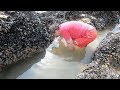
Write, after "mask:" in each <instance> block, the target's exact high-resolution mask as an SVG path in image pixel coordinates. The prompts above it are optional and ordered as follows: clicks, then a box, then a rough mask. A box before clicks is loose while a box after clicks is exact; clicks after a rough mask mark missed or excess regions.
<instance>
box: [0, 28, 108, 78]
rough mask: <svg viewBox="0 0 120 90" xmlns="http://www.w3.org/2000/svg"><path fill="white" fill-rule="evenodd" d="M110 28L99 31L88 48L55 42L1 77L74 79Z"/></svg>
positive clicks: (0, 75)
mask: <svg viewBox="0 0 120 90" xmlns="http://www.w3.org/2000/svg"><path fill="white" fill-rule="evenodd" d="M108 32H109V30H105V31H101V32H98V36H97V39H96V40H95V41H94V42H92V43H91V44H89V45H88V46H87V48H86V49H81V48H78V47H76V48H77V49H76V50H75V51H71V50H69V49H68V48H67V47H65V46H64V44H63V43H61V44H60V45H59V48H57V47H56V48H55V47H54V48H53V44H51V45H50V47H48V48H47V50H46V52H42V53H40V54H36V55H34V57H32V58H28V59H26V60H21V61H19V62H18V63H16V64H15V65H12V66H11V67H9V68H8V69H6V70H5V71H3V72H2V73H0V78H1V79H74V78H76V76H77V74H78V73H79V72H80V71H82V70H83V69H85V68H86V67H87V66H86V65H85V64H82V63H81V60H82V61H84V62H87V63H89V62H91V61H90V58H91V56H92V54H93V52H94V50H95V49H96V47H97V46H98V45H99V43H100V41H101V40H102V39H103V38H104V36H105V35H106V34H107V33H108Z"/></svg>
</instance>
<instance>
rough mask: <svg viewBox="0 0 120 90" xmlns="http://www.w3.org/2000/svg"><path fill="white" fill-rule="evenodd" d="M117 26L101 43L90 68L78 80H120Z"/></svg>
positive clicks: (119, 30) (119, 35)
mask: <svg viewBox="0 0 120 90" xmlns="http://www.w3.org/2000/svg"><path fill="white" fill-rule="evenodd" d="M118 27H119V25H118V26H116V27H115V29H113V31H112V32H109V33H108V34H107V36H106V37H105V38H104V39H103V40H102V41H101V43H100V44H99V46H98V48H97V49H96V51H95V52H94V55H93V57H92V60H93V61H92V63H90V65H89V66H90V67H89V68H87V69H85V70H83V71H82V72H81V73H80V74H79V75H78V76H77V78H78V79H120V75H119V73H118V72H117V69H119V68H120V29H119V28H118Z"/></svg>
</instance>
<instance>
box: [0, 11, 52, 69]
mask: <svg viewBox="0 0 120 90" xmlns="http://www.w3.org/2000/svg"><path fill="white" fill-rule="evenodd" d="M4 14H5V15H7V16H8V17H7V18H6V19H2V18H1V22H0V27H1V28H0V29H1V31H0V42H1V43H0V59H1V61H0V69H3V66H4V67H6V66H8V65H10V64H13V63H15V62H17V61H19V60H21V59H25V58H27V57H31V56H32V55H33V54H34V53H39V52H42V51H45V49H46V48H47V47H48V46H49V45H50V44H51V43H52V41H53V39H54V37H53V35H52V34H51V32H50V30H49V27H48V26H46V24H44V23H43V20H42V19H40V18H39V17H38V15H37V13H36V12H34V11H13V12H11V11H6V12H4ZM44 20H45V19H44ZM45 22H46V21H45ZM1 71H2V70H1Z"/></svg>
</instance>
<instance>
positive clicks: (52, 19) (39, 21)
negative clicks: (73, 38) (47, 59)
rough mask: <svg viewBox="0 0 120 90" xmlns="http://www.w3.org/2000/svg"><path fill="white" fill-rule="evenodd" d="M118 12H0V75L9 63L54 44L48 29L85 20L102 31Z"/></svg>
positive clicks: (111, 22)
mask: <svg viewBox="0 0 120 90" xmlns="http://www.w3.org/2000/svg"><path fill="white" fill-rule="evenodd" d="M116 15H119V12H118V11H48V12H44V13H41V14H40V13H36V12H35V11H4V12H3V11H2V12H0V71H2V69H3V68H4V67H6V66H8V65H10V64H12V63H15V62H17V61H19V60H21V59H25V58H26V57H30V56H32V54H33V53H37V52H41V51H44V50H45V49H46V48H47V47H48V46H49V45H50V44H51V43H52V41H53V40H54V37H53V36H52V32H51V31H50V29H49V27H50V26H51V25H53V24H61V23H63V22H66V21H70V20H79V19H83V18H89V19H90V20H91V21H90V24H92V25H94V26H95V27H96V28H97V30H102V29H103V28H105V27H106V26H108V25H110V24H114V23H115V21H116V18H117V16H116Z"/></svg>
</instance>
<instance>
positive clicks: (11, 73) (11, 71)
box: [0, 52, 46, 79]
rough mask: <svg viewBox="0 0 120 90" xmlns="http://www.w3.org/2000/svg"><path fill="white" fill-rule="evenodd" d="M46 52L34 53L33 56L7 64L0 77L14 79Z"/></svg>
mask: <svg viewBox="0 0 120 90" xmlns="http://www.w3.org/2000/svg"><path fill="white" fill-rule="evenodd" d="M45 53H46V52H41V53H39V54H35V55H34V57H31V58H27V59H25V60H21V61H18V62H17V63H16V64H14V65H12V66H9V67H8V68H6V69H5V70H4V71H3V72H1V73H0V79H15V78H17V77H18V76H19V75H21V74H23V73H24V72H26V71H27V70H29V69H30V68H31V67H32V66H33V65H34V64H35V63H37V62H39V61H40V60H41V59H42V58H44V57H45Z"/></svg>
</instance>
